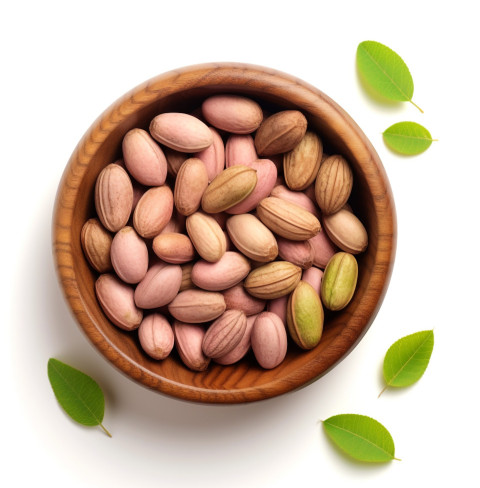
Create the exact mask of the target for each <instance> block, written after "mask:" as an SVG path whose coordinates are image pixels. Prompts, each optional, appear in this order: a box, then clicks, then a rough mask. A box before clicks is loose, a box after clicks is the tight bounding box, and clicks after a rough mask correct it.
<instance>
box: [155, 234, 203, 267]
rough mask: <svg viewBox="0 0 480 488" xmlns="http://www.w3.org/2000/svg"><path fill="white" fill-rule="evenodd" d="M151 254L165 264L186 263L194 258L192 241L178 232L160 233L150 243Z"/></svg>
mask: <svg viewBox="0 0 480 488" xmlns="http://www.w3.org/2000/svg"><path fill="white" fill-rule="evenodd" d="M152 249H153V252H154V253H155V254H156V255H157V256H158V257H159V258H160V259H161V260H162V261H165V262H166V263H172V264H183V263H188V261H191V260H192V259H193V258H194V257H195V248H194V247H193V244H192V241H191V240H190V239H189V237H188V236H186V235H185V234H180V233H178V232H168V233H163V232H162V233H161V234H159V235H158V236H157V237H155V239H153V242H152Z"/></svg>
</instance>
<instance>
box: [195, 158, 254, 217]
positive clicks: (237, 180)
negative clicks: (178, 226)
mask: <svg viewBox="0 0 480 488" xmlns="http://www.w3.org/2000/svg"><path fill="white" fill-rule="evenodd" d="M256 184H257V172H256V171H255V170H254V169H253V168H249V167H248V166H242V165H237V166H232V167H230V168H227V169H225V170H223V171H222V172H221V173H220V174H219V175H217V176H216V177H215V179H214V180H213V181H212V182H211V183H210V185H208V187H207V189H206V190H205V192H204V194H203V197H202V209H203V210H204V211H205V212H207V213H218V212H223V211H224V210H227V209H228V208H230V207H233V206H234V205H237V204H238V203H240V202H242V201H243V200H245V198H247V197H248V195H250V193H252V192H253V190H254V188H255V186H256Z"/></svg>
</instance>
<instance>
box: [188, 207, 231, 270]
mask: <svg viewBox="0 0 480 488" xmlns="http://www.w3.org/2000/svg"><path fill="white" fill-rule="evenodd" d="M186 227H187V233H188V236H189V237H190V239H191V241H192V244H193V246H194V247H195V249H196V251H197V252H198V254H200V256H201V257H202V258H203V259H205V261H208V262H209V263H215V262H217V261H218V260H219V259H220V258H221V257H222V256H223V255H224V254H225V251H226V248H227V241H226V239H225V234H224V233H223V230H222V228H221V227H220V225H219V224H218V223H217V221H216V220H215V219H214V218H213V217H212V216H211V215H208V214H205V213H203V212H195V213H194V214H192V215H189V216H188V217H187V221H186Z"/></svg>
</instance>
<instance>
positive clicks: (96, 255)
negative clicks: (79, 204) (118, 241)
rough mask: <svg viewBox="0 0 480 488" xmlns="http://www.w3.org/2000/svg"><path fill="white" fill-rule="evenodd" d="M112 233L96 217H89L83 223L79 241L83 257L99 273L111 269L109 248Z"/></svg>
mask: <svg viewBox="0 0 480 488" xmlns="http://www.w3.org/2000/svg"><path fill="white" fill-rule="evenodd" d="M112 239H113V238H112V235H111V234H110V232H108V231H107V230H106V229H105V227H103V225H102V224H101V223H100V221H99V220H98V219H89V220H87V221H86V222H85V224H83V227H82V233H81V241H82V248H83V253H84V254H85V257H86V258H87V260H88V262H89V263H90V265H91V266H92V267H93V268H94V269H95V270H96V271H98V272H99V273H106V272H107V271H110V270H111V269H112V261H111V259H110V248H111V246H112Z"/></svg>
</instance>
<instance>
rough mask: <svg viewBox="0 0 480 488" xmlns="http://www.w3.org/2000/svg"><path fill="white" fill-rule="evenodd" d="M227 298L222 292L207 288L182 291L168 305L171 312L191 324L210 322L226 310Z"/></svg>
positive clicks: (175, 316)
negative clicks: (206, 289)
mask: <svg viewBox="0 0 480 488" xmlns="http://www.w3.org/2000/svg"><path fill="white" fill-rule="evenodd" d="M225 308H226V305H225V300H224V298H223V295H222V294H221V293H217V292H213V291H205V290H198V289H193V290H185V291H182V292H180V293H179V294H178V295H177V296H176V297H175V298H174V299H173V300H172V302H171V303H170V304H169V305H168V311H169V312H170V314H171V315H172V316H173V317H174V318H176V319H177V320H180V321H181V322H186V323H189V324H201V323H203V322H210V321H211V320H215V319H216V318H217V317H219V316H220V315H222V313H223V312H225Z"/></svg>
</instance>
